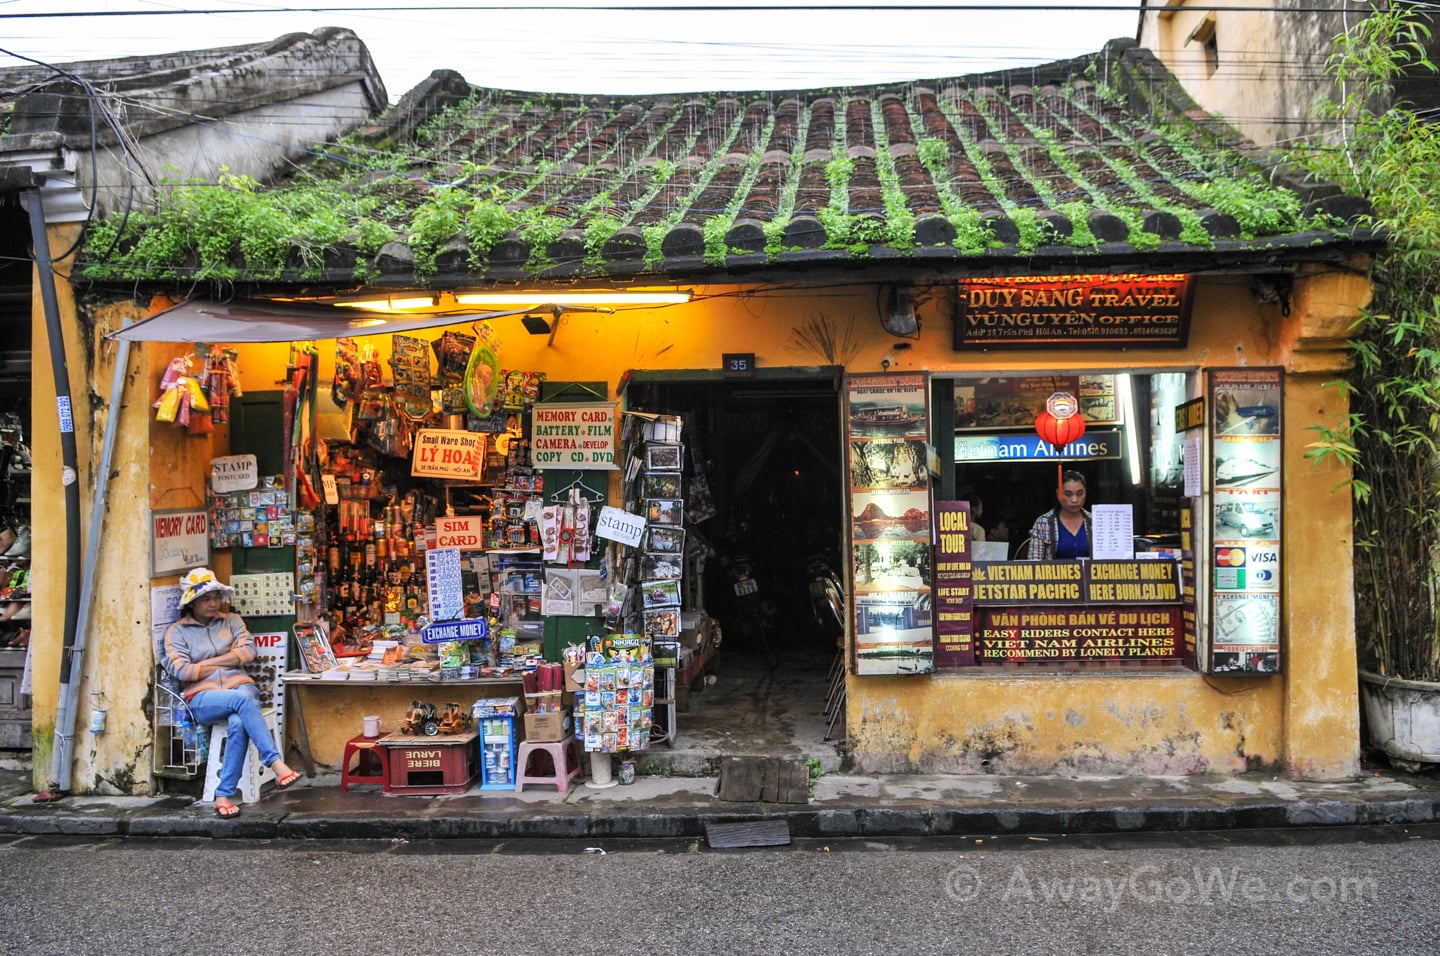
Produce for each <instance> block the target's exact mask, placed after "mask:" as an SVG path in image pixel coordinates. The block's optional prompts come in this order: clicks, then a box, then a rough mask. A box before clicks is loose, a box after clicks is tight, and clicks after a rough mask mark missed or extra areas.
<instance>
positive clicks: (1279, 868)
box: [0, 825, 1440, 956]
mask: <svg viewBox="0 0 1440 956" xmlns="http://www.w3.org/2000/svg"><path fill="white" fill-rule="evenodd" d="M601 850H603V851H604V852H600V851H601ZM1437 899H1440V825H1426V826H1419V827H1415V826H1412V827H1408V828H1402V827H1390V828H1369V829H1338V828H1333V829H1297V830H1284V831H1266V832H1257V831H1250V832H1247V833H1244V834H1235V833H1230V834H1224V835H1217V834H1151V835H1136V836H1132V837H1104V838H1102V837H1052V838H1048V839H1043V840H1042V839H1038V838H1026V837H1004V838H988V837H978V838H949V839H934V838H932V839H916V840H913V841H911V840H901V841H889V842H885V843H879V842H865V841H855V840H852V841H837V842H835V843H832V844H826V843H823V842H815V841H804V842H802V843H799V844H797V845H795V846H792V847H785V848H770V849H749V850H723V851H722V850H711V849H709V848H707V847H706V846H705V845H704V843H703V841H669V842H658V843H643V842H637V843H630V844H624V843H620V842H608V841H607V842H603V843H600V844H586V843H576V842H570V841H547V840H532V841H525V842H509V843H497V842H482V841H446V842H435V843H425V844H411V843H406V842H403V841H395V842H379V841H368V842H347V841H325V842H320V841H315V842H295V841H290V842H284V841H239V840H237V841H211V840H193V839H172V840H149V841H142V840H121V839H106V840H98V841H97V840H87V839H85V838H80V837H7V838H5V839H4V842H3V843H0V918H3V925H4V927H5V929H4V933H3V935H0V951H3V952H7V953H46V954H50V953H67V954H68V953H144V954H147V956H161V954H167V953H217V954H219V953H229V954H248V953H254V954H267V956H268V954H274V953H286V954H307V953H367V954H369V953H403V954H443V953H457V954H468V953H487V954H488V953H496V954H515V956H522V954H530V953H535V954H545V956H555V954H562V953H567V952H573V953H593V952H600V951H609V952H617V953H691V954H706V953H747V954H748V953H760V952H774V953H785V954H786V956H808V954H824V956H833V954H836V953H937V954H938V953H955V952H966V951H973V952H986V953H992V954H1002V953H1003V954H1009V953H1062V952H1063V953H1140V954H1146V956H1155V954H1171V953H1225V954H1227V956H1230V954H1235V956H1238V954H1245V953H1275V952H1283V951H1285V950H1287V949H1296V950H1299V951H1303V952H1305V953H1307V954H1310V953H1346V954H1353V953H1385V954H1408V953H1415V954H1422V953H1423V954H1431V953H1434V952H1436V951H1437V948H1440V907H1437V906H1436V900H1437Z"/></svg>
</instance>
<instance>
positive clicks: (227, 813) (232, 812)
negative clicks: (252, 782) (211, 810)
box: [215, 801, 240, 820]
mask: <svg viewBox="0 0 1440 956" xmlns="http://www.w3.org/2000/svg"><path fill="white" fill-rule="evenodd" d="M215 815H216V816H217V817H220V818H221V819H222V820H229V819H232V818H234V817H238V816H239V815H240V806H239V804H235V803H220V802H218V801H217V802H216V803H215Z"/></svg>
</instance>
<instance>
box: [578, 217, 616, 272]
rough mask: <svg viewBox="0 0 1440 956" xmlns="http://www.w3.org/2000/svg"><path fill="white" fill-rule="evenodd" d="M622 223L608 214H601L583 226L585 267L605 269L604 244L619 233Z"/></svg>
mask: <svg viewBox="0 0 1440 956" xmlns="http://www.w3.org/2000/svg"><path fill="white" fill-rule="evenodd" d="M624 225H625V224H624V223H623V222H621V221H620V220H619V219H617V218H615V217H614V216H612V215H610V214H609V213H601V214H600V215H598V216H594V217H592V218H591V220H590V221H589V222H587V223H586V224H585V265H586V266H588V267H590V268H592V269H603V268H604V267H605V259H604V253H605V244H606V243H607V242H609V241H610V240H611V238H612V237H614V235H615V233H617V232H619V231H620V230H621V229H622V228H623V227H624Z"/></svg>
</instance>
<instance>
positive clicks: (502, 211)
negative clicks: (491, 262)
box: [465, 186, 520, 266]
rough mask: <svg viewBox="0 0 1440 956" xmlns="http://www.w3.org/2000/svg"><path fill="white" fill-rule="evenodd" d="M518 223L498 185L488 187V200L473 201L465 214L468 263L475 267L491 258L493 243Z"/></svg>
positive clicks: (516, 216)
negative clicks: (468, 249) (468, 253)
mask: <svg viewBox="0 0 1440 956" xmlns="http://www.w3.org/2000/svg"><path fill="white" fill-rule="evenodd" d="M519 223H520V216H519V215H518V214H517V213H516V212H514V211H513V210H511V209H510V208H508V207H507V206H506V205H505V197H504V194H503V193H502V192H501V191H500V188H499V187H498V186H492V187H491V188H490V196H489V198H488V199H487V200H478V199H477V200H476V201H475V203H474V205H472V206H471V207H470V210H469V212H467V213H466V214H465V241H466V242H468V243H469V244H470V263H471V265H472V266H478V265H480V264H481V263H483V262H485V261H486V260H488V259H489V257H490V250H491V249H493V248H495V244H496V243H497V242H499V241H500V240H501V239H503V238H505V236H507V235H509V233H510V232H511V230H513V229H515V228H516V226H518V225H519Z"/></svg>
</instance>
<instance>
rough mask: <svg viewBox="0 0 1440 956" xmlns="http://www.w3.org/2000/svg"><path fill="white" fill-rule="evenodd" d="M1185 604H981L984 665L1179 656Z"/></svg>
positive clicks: (979, 649) (978, 640)
mask: <svg viewBox="0 0 1440 956" xmlns="http://www.w3.org/2000/svg"><path fill="white" fill-rule="evenodd" d="M1180 610H1181V609H1180V608H1179V607H1178V606H1175V607H1156V606H1153V605H1151V606H1144V605H1136V606H1129V605H1123V606H1122V605H1092V606H1088V607H1051V608H1038V607H1007V608H1001V607H994V608H979V609H978V615H979V621H980V623H979V628H978V630H977V632H976V635H975V656H976V658H977V659H978V660H979V661H980V663H982V664H984V663H1000V662H1025V663H1055V662H1060V661H1117V660H1126V661H1132V660H1147V661H1162V660H1179V659H1180V658H1181V657H1182V656H1183V649H1182V647H1181V633H1182V629H1183V625H1182V623H1181V619H1180Z"/></svg>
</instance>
